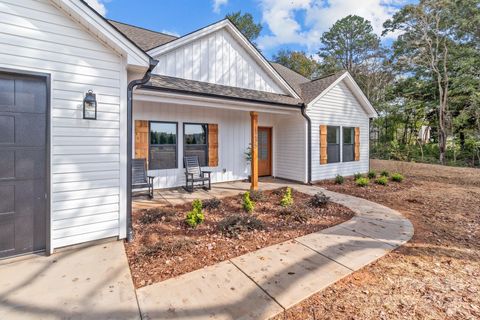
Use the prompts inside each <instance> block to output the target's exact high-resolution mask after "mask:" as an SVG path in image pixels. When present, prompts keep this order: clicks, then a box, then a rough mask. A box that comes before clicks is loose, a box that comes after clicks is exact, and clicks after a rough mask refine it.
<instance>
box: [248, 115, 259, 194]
mask: <svg viewBox="0 0 480 320" xmlns="http://www.w3.org/2000/svg"><path fill="white" fill-rule="evenodd" d="M250 123H251V126H250V127H251V140H250V141H251V143H252V161H251V166H252V168H251V181H252V185H251V186H250V189H251V190H257V189H258V113H257V112H254V111H252V112H250Z"/></svg>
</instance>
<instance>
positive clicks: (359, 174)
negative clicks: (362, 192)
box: [353, 172, 363, 180]
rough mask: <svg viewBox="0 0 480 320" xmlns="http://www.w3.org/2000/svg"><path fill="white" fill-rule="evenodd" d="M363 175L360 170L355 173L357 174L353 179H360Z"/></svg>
mask: <svg viewBox="0 0 480 320" xmlns="http://www.w3.org/2000/svg"><path fill="white" fill-rule="evenodd" d="M361 177H363V175H362V174H361V173H360V172H357V173H355V174H354V175H353V179H355V180H358V179H360V178H361Z"/></svg>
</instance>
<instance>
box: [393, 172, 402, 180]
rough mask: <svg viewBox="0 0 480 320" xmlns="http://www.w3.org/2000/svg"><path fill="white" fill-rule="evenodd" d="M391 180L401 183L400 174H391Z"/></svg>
mask: <svg viewBox="0 0 480 320" xmlns="http://www.w3.org/2000/svg"><path fill="white" fill-rule="evenodd" d="M391 179H392V181H395V182H402V181H403V176H402V175H401V174H400V173H394V174H392V177H391Z"/></svg>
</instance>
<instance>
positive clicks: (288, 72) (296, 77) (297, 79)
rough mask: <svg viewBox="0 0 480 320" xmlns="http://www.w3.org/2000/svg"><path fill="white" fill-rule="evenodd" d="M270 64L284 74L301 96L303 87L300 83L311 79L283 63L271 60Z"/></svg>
mask: <svg viewBox="0 0 480 320" xmlns="http://www.w3.org/2000/svg"><path fill="white" fill-rule="evenodd" d="M270 64H271V65H272V67H273V68H274V69H275V70H277V72H278V73H279V74H280V75H281V76H282V78H283V79H285V81H287V83H288V84H289V85H290V86H291V87H292V88H293V90H295V91H296V92H297V93H298V95H300V96H301V94H302V89H301V87H300V85H301V84H302V83H306V82H310V79H308V78H306V77H304V76H302V75H301V74H300V73H297V72H295V71H293V70H292V69H289V68H287V67H285V66H283V65H281V64H280V63H276V62H270Z"/></svg>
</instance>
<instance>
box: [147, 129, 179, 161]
mask: <svg viewBox="0 0 480 320" xmlns="http://www.w3.org/2000/svg"><path fill="white" fill-rule="evenodd" d="M149 150H150V155H149V158H150V161H149V169H150V170H157V169H173V168H177V124H176V123H174V122H173V123H172V122H150V149H149Z"/></svg>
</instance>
